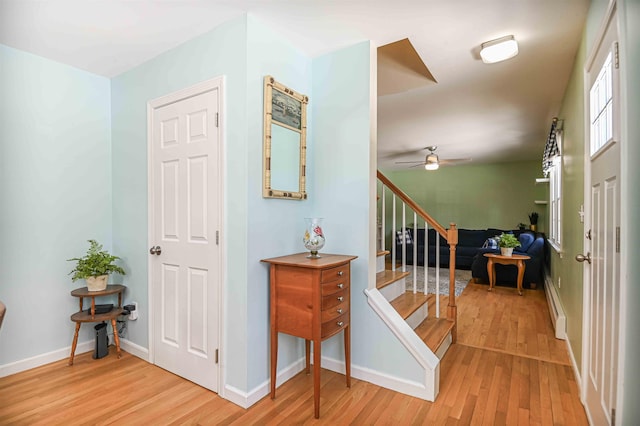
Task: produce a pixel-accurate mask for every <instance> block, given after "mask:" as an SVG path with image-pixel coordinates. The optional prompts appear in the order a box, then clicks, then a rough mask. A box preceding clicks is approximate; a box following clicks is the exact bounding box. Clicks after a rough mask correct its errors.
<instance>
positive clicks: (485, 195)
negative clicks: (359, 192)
mask: <svg viewBox="0 0 640 426" xmlns="http://www.w3.org/2000/svg"><path fill="white" fill-rule="evenodd" d="M544 142H545V141H541V147H540V152H541V154H540V158H541V159H540V161H537V160H536V161H524V162H511V163H494V164H479V165H465V164H461V165H457V166H448V167H441V168H440V169H438V170H436V171H427V170H424V169H422V168H416V169H414V170H400V171H398V170H393V171H392V170H382V173H383V174H384V175H385V176H387V177H388V178H389V179H390V180H391V181H392V182H393V183H394V184H395V185H397V186H398V187H399V188H400V189H402V190H403V191H404V192H405V193H406V194H407V195H409V196H410V197H411V198H412V199H413V200H414V201H416V202H417V203H418V204H419V205H420V206H421V207H422V208H423V209H425V211H426V212H427V213H429V214H430V215H431V216H432V217H433V218H434V219H435V220H437V221H438V222H439V223H440V224H441V225H443V226H444V227H445V228H448V227H449V224H450V223H451V222H453V223H455V224H456V225H457V227H458V228H459V229H486V228H499V229H516V228H517V227H518V224H519V223H521V222H522V223H525V224H526V225H527V227H528V225H529V217H528V215H529V213H531V212H533V211H535V212H538V213H539V215H540V217H539V219H538V231H540V232H545V228H546V206H545V205H539V204H535V203H534V201H535V200H547V199H548V198H549V185H548V184H546V183H543V184H540V183H538V184H537V183H536V178H540V177H542V151H543V150H544ZM378 193H380V191H378ZM381 203H382V202H381V201H378V206H379V207H378V208H380V205H381ZM396 203H397V204H396V222H397V226H396V229H400V227H401V226H402V210H401V201H400V200H399V199H398V200H397V202H396ZM386 205H387V213H386V218H387V220H386V222H387V224H386V231H387V232H386V234H387V238H389V236H390V232H391V227H390V226H391V222H392V218H391V212H392V199H391V196H390V192H387V194H386ZM406 224H407V226H412V224H413V213H410V211H409V209H407V216H406ZM419 227H424V223H423V222H422V221H421V220H420V219H419ZM386 247H387V248H389V247H390V245H389V240H387V244H386Z"/></svg>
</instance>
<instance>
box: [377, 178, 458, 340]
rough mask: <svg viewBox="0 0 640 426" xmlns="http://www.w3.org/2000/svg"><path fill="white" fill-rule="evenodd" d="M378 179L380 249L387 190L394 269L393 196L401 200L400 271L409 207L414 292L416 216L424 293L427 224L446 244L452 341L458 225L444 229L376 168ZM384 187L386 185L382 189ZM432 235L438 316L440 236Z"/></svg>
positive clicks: (383, 248)
mask: <svg viewBox="0 0 640 426" xmlns="http://www.w3.org/2000/svg"><path fill="white" fill-rule="evenodd" d="M377 175H378V180H379V181H380V182H381V183H382V190H381V196H380V199H381V201H382V207H381V212H380V217H381V221H382V223H381V233H382V250H385V246H386V238H385V236H386V230H385V228H386V225H387V224H386V217H387V211H386V197H387V192H391V196H392V199H391V269H392V270H393V271H395V270H396V258H397V257H396V250H397V249H396V245H397V244H396V243H395V242H396V239H397V238H398V232H397V230H396V224H397V223H398V222H397V216H396V211H397V199H399V200H400V202H401V203H402V206H401V210H402V213H401V214H402V228H401V229H402V231H401V233H400V239H401V253H400V254H401V259H402V271H406V268H407V235H406V234H405V233H406V232H407V231H406V229H407V227H406V209H407V207H408V208H409V209H411V210H412V211H413V237H414V238H415V239H416V241H414V244H413V253H412V254H413V257H412V259H413V292H414V293H416V292H417V270H418V241H417V238H418V218H420V219H422V220H423V221H424V293H425V294H427V287H428V283H429V274H428V270H429V267H428V266H429V262H428V260H429V259H428V256H429V245H428V235H429V226H431V228H432V229H434V230H435V231H436V232H437V234H438V235H440V236H442V238H444V239H445V241H446V242H447V244H448V245H449V298H448V304H447V319H448V320H450V321H453V322H454V327H453V329H452V330H451V338H452V341H453V342H454V343H455V341H456V332H457V324H456V318H457V306H456V295H455V290H456V282H455V270H456V246H457V244H458V229H457V228H456V224H455V223H450V224H449V229H445V228H444V227H443V226H442V225H441V224H440V223H438V222H437V221H436V220H435V219H434V218H433V217H431V215H429V214H428V213H427V212H426V211H425V210H424V209H423V208H422V207H420V206H419V205H418V204H417V203H416V202H415V201H414V200H413V199H411V197H409V196H408V195H407V194H405V193H404V191H402V190H401V189H400V188H398V187H397V186H396V185H394V184H393V182H391V181H390V180H389V179H388V178H387V177H386V176H385V175H383V174H382V173H381V172H380V171H379V170H378V173H377ZM385 189H388V191H386V190H385ZM438 235H436V236H435V237H436V242H435V244H436V247H435V265H436V268H435V287H436V317H438V318H439V317H440V238H439V237H438Z"/></svg>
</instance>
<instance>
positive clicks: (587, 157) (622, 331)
mask: <svg viewBox="0 0 640 426" xmlns="http://www.w3.org/2000/svg"><path fill="white" fill-rule="evenodd" d="M618 6H619V5H618V1H617V0H611V1H610V3H609V5H608V7H607V11H606V12H605V14H604V15H603V20H602V23H601V25H600V28H599V29H598V32H597V34H596V36H595V38H594V41H593V45H592V46H591V48H590V50H589V52H587V57H586V60H585V63H584V68H583V95H584V107H583V108H584V109H583V119H584V147H585V148H584V195H583V198H584V214H585V216H584V228H583V229H584V232H586V231H587V229H586V227H587V226H588V225H589V224H591V219H592V218H591V184H590V183H591V153H590V150H589V147H590V144H591V128H590V122H589V121H590V116H589V115H590V114H589V111H590V105H589V95H590V89H591V88H590V83H589V71H590V70H591V68H592V67H593V65H594V62H595V60H596V59H597V54H598V52H599V50H600V48H601V45H602V43H603V40H604V38H605V35H606V32H607V28H608V26H609V24H610V23H611V22H612V19H613V18H614V15H615V19H616V22H615V25H616V29H617V37H616V38H617V40H618V45H619V52H623V51H624V47H623V46H622V43H623V42H624V40H623V38H622V37H621V28H622V26H621V24H622V16H621V13H622V12H623V11H622V10H621V9H620V8H619V7H618ZM625 59H626V58H624V57H623V55H622V53H620V65H619V70H618V75H619V82H618V106H619V108H620V112H619V117H618V120H619V127H618V129H617V130H616V129H614V138H615V139H616V142H617V143H620V157H621V158H620V163H619V166H620V170H619V172H620V191H621V199H620V227H621V228H622V229H628V219H627V214H626V202H627V201H626V197H625V191H626V187H627V182H628V179H627V173H626V170H625V169H626V166H625V162H624V161H622V159H623V158H624V155H625V148H624V147H625V146H626V136H627V131H626V127H625V125H626V124H625V123H626V122H627V119H626V118H627V117H626V108H625V106H626V96H625V91H624V89H623V87H624V85H625V83H624V76H625V75H626V71H625V69H624V68H625ZM602 151H604V150H602ZM598 155H599V154H598ZM626 248H627V247H626V245H625V241H624V240H623V242H622V246H621V252H620V270H619V272H620V273H619V279H620V287H619V291H620V309H619V310H618V337H619V340H618V345H619V347H620V350H619V351H618V360H617V364H618V367H617V368H618V373H617V377H616V395H617V396H616V417H617V418H621V417H622V411H623V400H624V389H623V385H622V384H623V378H624V366H625V364H624V353H625V346H626V341H625V336H626V334H627V332H626V329H627V327H626V322H625V316H626V315H625V313H626V309H627V297H626V288H627V285H628V280H627V274H626V271H627V256H626V253H627V252H628V250H626ZM590 250H591V243H590V242H589V241H588V240H587V239H586V238H585V239H584V243H583V253H586V252H588V251H590ZM590 277H591V274H583V286H582V288H583V293H582V306H583V309H582V348H581V353H582V360H581V366H580V370H581V371H580V372H581V377H578V384H579V387H580V388H579V391H580V399H581V401H582V404H583V405H584V406H585V408H586V402H587V401H586V399H587V380H588V377H587V374H586V371H587V369H588V365H587V360H588V357H589V353H588V352H589V340H588V338H587V337H588V335H589V332H590V328H589V324H590V321H591V317H590V313H589V311H588V310H587V309H585V308H586V307H587V306H589V305H590V302H591V296H590V295H591V282H590ZM587 416H589V412H588V411H587ZM589 421H591V418H589Z"/></svg>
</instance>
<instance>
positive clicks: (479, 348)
mask: <svg viewBox="0 0 640 426" xmlns="http://www.w3.org/2000/svg"><path fill="white" fill-rule="evenodd" d="M457 304H458V314H459V322H458V343H457V344H453V345H451V347H450V348H449V351H448V352H447V354H446V355H445V357H444V358H443V359H442V362H441V364H440V377H441V384H440V394H439V396H438V398H437V400H436V401H435V402H428V401H423V400H421V399H418V398H414V397H410V396H407V395H403V394H399V393H395V392H392V391H390V390H388V389H384V388H380V387H378V386H375V385H373V384H371V383H368V382H364V381H362V380H357V379H352V387H351V388H350V389H349V388H347V387H346V385H345V378H344V376H343V375H341V374H337V373H335V372H332V371H328V370H322V375H321V380H322V382H321V389H322V390H321V405H320V419H317V420H316V419H315V418H314V417H313V389H312V383H313V380H312V376H310V375H306V374H305V373H304V372H301V373H299V374H297V375H295V376H294V377H293V378H292V379H290V380H289V381H287V382H286V383H284V384H283V385H281V386H280V387H278V389H277V392H276V399H275V400H271V399H270V397H269V396H265V397H264V398H262V399H261V400H260V401H258V402H257V403H256V404H254V405H253V406H252V407H250V408H249V409H247V410H245V409H242V408H240V407H238V406H236V405H234V404H232V403H230V402H229V401H226V400H223V399H222V398H220V397H219V396H218V395H216V394H215V393H213V392H210V391H208V390H206V389H204V388H201V387H200V386H198V385H195V384H193V383H191V382H188V381H186V380H184V379H182V378H180V377H178V376H175V375H173V374H171V373H169V372H167V371H165V370H162V369H160V368H158V367H156V366H154V365H151V364H149V363H147V362H145V361H142V360H140V359H139V358H136V357H134V356H132V355H130V354H128V353H123V357H122V358H121V359H117V358H116V357H115V356H114V354H113V348H111V350H112V353H111V354H110V355H109V356H108V357H106V358H103V359H100V360H93V359H92V358H91V353H85V354H79V355H77V356H76V359H75V362H74V365H73V366H72V367H69V366H67V360H61V361H58V362H55V363H52V364H49V365H46V366H42V367H38V368H34V369H32V370H29V371H25V372H22V373H19V374H15V375H12V376H8V377H3V378H0V401H1V403H0V424H2V425H47V426H49V425H70V424H71V425H75V424H92V425H102V424H105V425H108V424H113V425H122V424H153V425H154V426H155V425H169V424H171V425H243V426H244V425H287V426H288V425H291V424H300V425H306V424H313V425H317V424H327V425H351V424H353V425H361V424H365V425H424V424H428V425H465V426H466V425H481V424H491V425H494V424H498V425H499V424H506V425H512V424H517V425H550V424H554V425H586V424H587V419H586V415H585V413H584V409H583V407H582V404H581V403H580V398H579V394H578V386H577V383H576V381H575V377H574V375H573V371H572V367H571V365H570V363H569V357H568V354H567V351H566V343H565V342H564V341H559V340H557V339H555V337H554V333H553V328H552V326H551V323H550V320H549V317H548V311H546V309H547V308H546V301H545V299H544V293H543V291H542V290H525V293H524V296H522V297H520V296H517V295H516V293H515V291H514V290H513V289H508V288H506V289H505V288H500V287H498V288H496V289H495V290H494V291H493V292H487V291H486V286H482V285H477V284H475V285H474V284H470V285H468V286H467V288H466V289H465V291H464V292H463V294H462V296H461V297H459V298H458V302H457ZM446 305H447V300H446V296H443V297H442V299H441V312H442V313H445V312H446ZM132 383H135V384H136V385H135V388H133V389H135V391H131V389H132V387H131V384H132ZM96 395H98V397H96Z"/></svg>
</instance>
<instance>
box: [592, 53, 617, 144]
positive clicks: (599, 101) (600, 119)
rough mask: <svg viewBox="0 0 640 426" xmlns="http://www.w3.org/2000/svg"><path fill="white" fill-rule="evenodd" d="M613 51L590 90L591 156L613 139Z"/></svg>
mask: <svg viewBox="0 0 640 426" xmlns="http://www.w3.org/2000/svg"><path fill="white" fill-rule="evenodd" d="M611 56H612V55H611V52H609V55H608V56H607V59H606V60H605V61H604V64H603V65H602V68H601V69H600V72H599V73H598V77H597V78H596V80H595V82H594V83H593V86H591V91H590V92H589V103H590V105H589V109H590V115H591V120H590V122H591V156H593V155H594V154H596V153H597V152H598V151H600V149H601V148H602V147H604V146H605V145H606V144H607V143H609V141H611V140H612V139H613V78H612V73H613V69H612V65H613V64H612V62H611Z"/></svg>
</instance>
